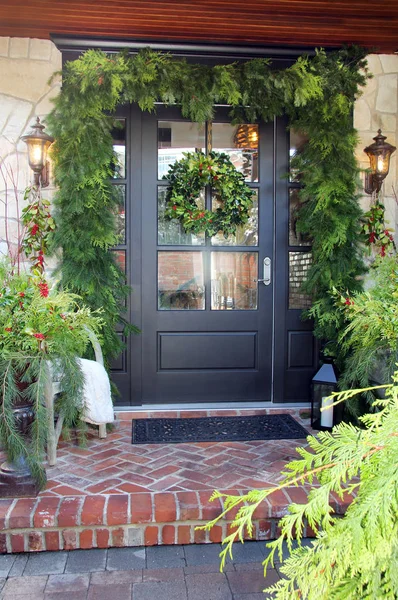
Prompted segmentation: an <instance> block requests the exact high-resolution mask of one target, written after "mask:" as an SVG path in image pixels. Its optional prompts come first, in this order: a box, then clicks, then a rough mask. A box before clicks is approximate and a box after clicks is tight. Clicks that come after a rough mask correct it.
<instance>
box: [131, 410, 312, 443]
mask: <svg viewBox="0 0 398 600" xmlns="http://www.w3.org/2000/svg"><path fill="white" fill-rule="evenodd" d="M308 435H309V434H308V432H307V431H306V430H305V429H304V427H302V426H301V425H300V424H299V423H297V421H295V420H294V419H293V417H292V416H291V415H256V416H250V417H199V418H193V419H178V418H177V419H137V420H135V421H134V420H133V440H132V442H133V444H178V443H183V442H238V441H239V442H243V441H251V440H295V439H301V438H306V437H307V436H308Z"/></svg>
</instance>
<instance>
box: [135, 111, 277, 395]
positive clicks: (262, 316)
mask: <svg viewBox="0 0 398 600" xmlns="http://www.w3.org/2000/svg"><path fill="white" fill-rule="evenodd" d="M239 135H240V136H241V138H242V139H241V140H239V139H238V136H239ZM244 136H246V138H244ZM142 139H143V148H142V155H143V163H144V164H143V182H142V184H143V191H142V198H143V202H142V211H143V213H142V217H143V219H142V222H143V230H142V240H143V242H142V249H143V250H142V251H143V261H142V264H143V276H142V298H143V306H142V310H143V319H142V330H143V340H142V341H143V354H142V358H143V366H142V369H143V382H142V386H143V387H142V390H143V391H142V398H143V401H144V402H149V403H153V402H157V403H170V402H217V401H236V400H270V398H271V380H272V377H271V373H272V312H273V310H272V283H271V284H270V285H264V284H263V283H260V284H259V283H258V282H257V279H258V278H262V277H263V264H264V263H263V261H264V260H266V263H267V269H268V271H269V272H271V264H272V252H273V242H272V223H273V210H272V190H273V168H272V147H273V127H272V125H261V126H258V125H253V126H244V127H243V128H241V131H240V132H239V131H238V127H237V126H233V125H231V124H230V123H229V122H228V119H227V118H226V114H225V113H224V114H223V112H222V111H219V113H218V114H217V117H216V118H215V120H214V122H213V123H208V124H207V125H205V126H201V125H199V124H196V123H190V122H188V121H185V120H183V119H182V118H181V116H180V114H179V111H178V110H175V109H166V108H164V107H162V108H158V110H157V112H156V115H149V114H145V115H143V126H142ZM210 147H211V148H212V149H214V150H216V151H224V152H226V153H228V154H229V155H230V157H231V159H232V161H233V162H234V164H235V165H236V167H237V168H238V169H239V170H240V171H242V172H243V173H244V175H245V178H246V181H247V183H248V185H249V186H250V187H251V189H252V190H253V199H254V204H253V209H252V211H251V216H250V220H249V222H248V223H247V225H246V226H245V227H242V228H241V229H240V230H239V231H238V232H237V234H236V235H235V236H230V237H229V238H228V239H225V237H224V236H223V235H222V234H219V235H217V236H214V237H213V238H210V237H205V236H204V235H192V234H187V233H186V232H184V230H183V229H182V227H181V226H180V225H179V224H178V223H177V222H170V221H167V220H166V219H165V218H164V207H165V193H166V189H167V181H165V179H164V177H166V176H167V171H168V168H169V165H170V164H172V163H173V162H175V161H176V160H178V159H179V158H182V153H183V152H187V151H194V150H197V149H201V150H203V151H206V149H208V150H209V149H210ZM199 202H201V203H202V206H203V207H206V208H209V209H210V208H212V207H213V206H214V204H216V202H217V199H216V198H213V197H212V194H211V190H210V189H204V190H203V194H202V197H201V198H200V200H199Z"/></svg>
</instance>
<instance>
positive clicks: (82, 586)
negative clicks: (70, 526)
mask: <svg viewBox="0 0 398 600" xmlns="http://www.w3.org/2000/svg"><path fill="white" fill-rule="evenodd" d="M219 552H220V546H219V545H218V544H214V545H211V546H203V545H202V546H172V547H170V546H158V547H155V548H112V549H110V550H76V551H73V552H43V553H39V554H19V555H17V556H15V555H13V556H10V555H5V556H0V598H1V600H22V599H24V600H70V599H71V598H73V600H155V599H156V598H158V597H161V598H162V600H264V599H265V596H264V594H263V593H262V590H263V589H264V588H265V587H266V586H267V585H272V583H274V582H276V581H277V580H278V579H279V577H280V575H279V563H278V564H276V565H275V569H271V570H269V572H268V574H267V579H266V580H265V579H264V574H263V567H262V565H261V563H262V561H263V560H264V557H265V556H266V552H267V549H266V547H265V544H264V543H261V542H248V543H246V544H244V545H243V546H242V545H241V544H237V545H235V548H234V558H233V561H229V562H228V564H227V565H226V568H225V569H224V573H220V572H219V557H218V555H219Z"/></svg>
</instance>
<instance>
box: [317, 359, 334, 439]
mask: <svg viewBox="0 0 398 600" xmlns="http://www.w3.org/2000/svg"><path fill="white" fill-rule="evenodd" d="M336 390H337V377H336V373H335V371H334V368H333V365H332V364H324V365H322V367H321V368H320V369H319V371H317V373H316V374H315V375H314V377H313V378H312V385H311V427H312V428H313V429H318V430H320V429H322V430H326V431H330V430H331V429H332V427H333V425H336V424H337V419H336V417H337V415H336V411H334V410H333V408H334V407H333V406H331V404H333V400H332V399H331V398H330V397H329V396H330V395H331V394H332V393H333V392H335V391H336ZM328 407H330V408H328ZM321 408H324V409H325V410H322V411H321Z"/></svg>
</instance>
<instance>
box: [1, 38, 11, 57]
mask: <svg viewBox="0 0 398 600" xmlns="http://www.w3.org/2000/svg"><path fill="white" fill-rule="evenodd" d="M9 45H10V38H9V37H0V56H8V48H9Z"/></svg>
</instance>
